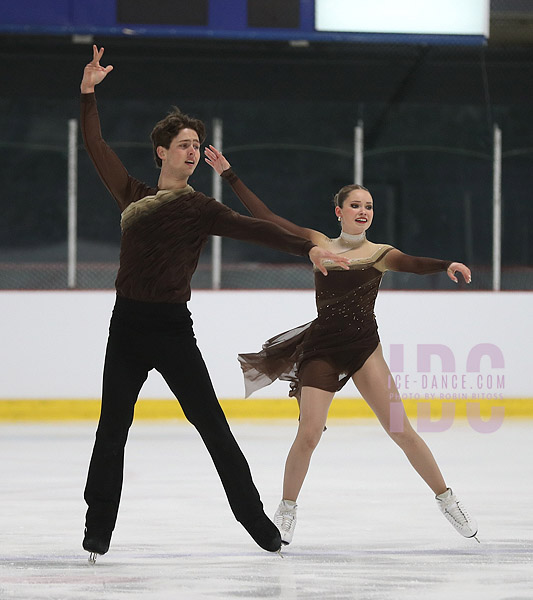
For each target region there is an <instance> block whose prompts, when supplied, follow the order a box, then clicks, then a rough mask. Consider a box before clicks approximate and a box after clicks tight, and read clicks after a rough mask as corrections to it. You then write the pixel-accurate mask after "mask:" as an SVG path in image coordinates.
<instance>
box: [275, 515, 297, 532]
mask: <svg viewBox="0 0 533 600" xmlns="http://www.w3.org/2000/svg"><path fill="white" fill-rule="evenodd" d="M294 518H295V514H294V512H293V511H285V510H284V511H280V512H279V513H278V514H277V515H276V525H277V526H278V527H279V529H283V531H287V532H288V531H290V530H291V528H292V526H293V523H294Z"/></svg>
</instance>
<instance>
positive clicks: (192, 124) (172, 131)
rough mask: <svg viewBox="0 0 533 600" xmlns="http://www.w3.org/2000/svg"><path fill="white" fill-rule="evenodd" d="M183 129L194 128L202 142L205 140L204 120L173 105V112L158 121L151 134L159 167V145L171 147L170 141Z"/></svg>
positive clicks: (156, 162)
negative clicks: (191, 115)
mask: <svg viewBox="0 0 533 600" xmlns="http://www.w3.org/2000/svg"><path fill="white" fill-rule="evenodd" d="M182 129H193V130H194V131H196V133H197V134H198V138H199V139H200V144H202V143H203V142H204V141H205V137H206V133H205V125H204V124H203V122H202V121H200V119H195V118H194V117H189V115H186V114H184V113H182V112H181V110H180V109H179V108H178V107H177V106H173V107H172V112H170V113H169V114H168V115H167V116H166V117H165V118H164V119H161V121H159V122H158V123H156V125H155V127H154V128H153V129H152V133H151V134H150V138H151V139H152V145H153V150H154V159H155V164H156V165H157V166H158V167H159V168H161V165H162V162H161V159H160V158H159V156H157V147H158V146H163V148H167V149H168V148H170V143H171V142H172V140H173V139H174V138H175V137H176V136H177V135H178V133H179V132H180V131H181V130H182Z"/></svg>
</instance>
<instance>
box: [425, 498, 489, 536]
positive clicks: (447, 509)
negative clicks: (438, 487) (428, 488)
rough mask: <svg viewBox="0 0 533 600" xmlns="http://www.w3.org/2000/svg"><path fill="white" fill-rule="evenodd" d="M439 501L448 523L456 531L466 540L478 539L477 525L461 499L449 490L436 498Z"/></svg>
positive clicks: (438, 504)
mask: <svg viewBox="0 0 533 600" xmlns="http://www.w3.org/2000/svg"><path fill="white" fill-rule="evenodd" d="M435 499H436V500H437V506H438V507H439V509H440V511H441V513H442V514H443V515H444V516H445V517H446V518H447V519H448V521H449V522H450V523H451V524H452V525H453V526H454V527H455V529H456V530H457V531H458V532H459V533H460V534H461V535H462V536H464V537H466V538H472V537H473V538H474V539H475V540H476V542H478V543H479V540H478V539H477V537H476V535H477V530H478V527H477V523H476V520H475V519H474V518H472V517H471V516H470V515H469V514H468V513H467V512H466V510H465V508H464V506H463V505H462V504H461V502H460V500H459V498H457V496H456V495H455V494H454V493H453V492H452V490H451V488H448V489H447V490H446V491H445V492H444V493H443V494H439V495H438V496H435Z"/></svg>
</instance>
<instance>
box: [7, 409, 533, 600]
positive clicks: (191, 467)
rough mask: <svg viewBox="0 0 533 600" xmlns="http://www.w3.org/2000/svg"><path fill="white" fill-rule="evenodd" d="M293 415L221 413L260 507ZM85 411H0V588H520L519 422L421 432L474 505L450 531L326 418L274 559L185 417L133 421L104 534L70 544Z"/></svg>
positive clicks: (448, 593)
mask: <svg viewBox="0 0 533 600" xmlns="http://www.w3.org/2000/svg"><path fill="white" fill-rule="evenodd" d="M295 428H296V423H292V422H286V421H284V422H258V423H239V422H234V423H232V429H233V431H234V433H235V436H236V437H237V439H238V440H239V442H240V444H241V447H242V449H243V451H244V453H245V454H246V456H247V458H248V460H249V462H250V466H251V468H252V472H253V474H254V479H255V482H256V484H257V486H258V488H259V490H260V492H261V495H262V498H263V502H264V504H265V509H266V511H267V513H268V514H270V515H272V513H273V512H274V510H275V508H276V506H277V504H278V502H279V497H280V493H281V479H282V471H283V465H284V461H285V455H286V452H287V450H288V448H289V446H290V443H291V442H292V439H293V436H294V432H295ZM94 430H95V424H86V423H82V424H50V425H44V424H39V425H33V424H21V425H18V424H17V425H7V424H3V425H1V426H0V459H1V462H0V481H1V489H0V540H1V545H0V599H1V600H9V599H12V598H17V599H24V600H106V599H109V600H119V599H121V600H132V599H133V600H135V599H137V598H143V599H146V600H167V599H168V600H181V599H183V600H196V599H200V598H201V599H212V600H217V599H225V600H231V599H239V600H244V599H249V598H281V599H291V600H292V599H298V600H300V599H305V600H314V599H315V598H316V599H317V600H318V599H321V600H322V599H325V600H329V599H347V600H348V599H350V600H352V599H354V600H355V599H357V600H365V599H368V600H370V599H376V600H388V599H391V600H392V599H394V600H398V599H404V598H406V599H407V598H409V599H418V598H420V599H424V600H441V599H442V600H445V599H446V600H450V599H453V600H457V599H459V600H462V599H468V600H478V599H479V600H481V599H483V600H493V599H498V600H504V599H505V600H511V599H512V600H524V599H526V598H527V599H531V598H533V589H532V588H533V518H532V511H531V497H532V495H533V477H532V475H533V472H532V471H533V469H532V466H531V446H532V442H531V438H532V430H533V423H532V422H531V421H529V422H528V421H514V422H513V421H512V420H507V421H506V422H504V424H503V425H502V427H501V428H500V429H499V430H498V431H496V432H494V433H491V434H480V433H477V432H475V431H473V430H472V429H471V428H470V427H469V426H468V424H467V423H456V424H454V426H453V427H452V428H451V429H450V430H448V431H445V432H441V433H430V434H427V433H426V434H423V435H424V438H425V439H426V441H427V442H428V444H429V445H430V447H431V449H432V450H433V452H434V454H435V456H436V458H437V461H438V462H439V465H440V466H441V469H442V470H443V473H444V475H445V478H446V480H447V483H448V484H449V485H450V486H452V487H453V488H454V491H455V492H456V493H457V495H458V496H459V497H460V498H461V500H462V501H463V503H464V504H465V506H466V507H467V509H468V510H469V511H470V512H471V513H472V514H473V515H474V516H475V517H476V518H477V520H478V522H479V526H480V531H479V539H480V541H481V544H477V543H476V542H475V541H473V540H467V539H464V538H462V537H461V536H460V535H459V534H457V532H455V530H454V529H453V528H452V527H451V526H450V525H449V523H448V522H447V521H446V520H445V519H444V517H443V516H442V515H441V514H440V512H439V511H438V509H437V507H436V506H435V501H434V499H433V495H432V493H431V492H430V491H429V490H428V489H427V488H426V486H425V484H424V483H423V482H422V481H421V480H420V479H419V478H418V476H417V475H416V473H415V472H414V471H413V470H412V468H411V467H410V465H409V463H408V462H407V460H406V459H405V457H404V456H403V454H402V452H401V451H400V450H399V449H398V448H397V447H396V446H395V445H394V443H393V442H391V441H390V440H389V438H388V437H387V436H386V435H385V434H384V433H383V431H382V430H381V429H380V427H379V426H378V425H377V424H376V423H375V422H365V421H337V422H335V421H333V422H330V423H329V424H328V430H327V432H326V433H325V434H324V437H323V439H322V441H321V443H320V445H319V448H318V449H317V451H316V452H315V456H314V457H313V461H312V464H311V469H310V472H309V476H308V479H307V481H306V483H305V485H304V488H303V491H302V494H301V496H300V498H299V503H298V504H299V512H298V526H297V529H296V533H295V536H294V541H293V543H292V544H291V545H290V546H289V547H287V548H286V549H285V550H284V555H285V558H284V559H282V558H280V557H279V556H278V555H275V554H274V555H273V554H269V553H267V552H264V551H263V550H261V549H260V548H258V547H257V546H256V545H255V544H254V542H253V541H252V540H251V538H249V536H248V534H247V533H246V532H245V531H244V529H243V528H242V527H241V526H240V525H239V524H238V523H237V522H236V521H235V520H234V518H233V515H232V514H231V512H230V509H229V507H228V504H227V502H226V499H225V496H224V494H223V491H222V487H221V485H220V482H219V480H218V477H217V475H216V472H215V470H214V467H213V466H212V464H211V462H210V458H209V456H208V455H207V452H206V450H205V448H204V446H203V444H202V443H201V441H200V439H199V437H198V435H197V434H196V432H195V430H194V429H193V428H192V426H190V425H188V424H186V423H182V422H179V421H176V422H172V423H170V422H167V423H164V424H149V423H146V422H136V423H134V426H133V428H132V430H131V434H130V439H129V441H128V446H127V455H126V467H125V485H124V492H123V496H122V504H121V510H120V513H119V519H118V523H117V528H116V530H115V533H114V536H113V539H112V542H111V548H110V551H109V553H108V554H106V555H105V556H102V557H99V558H98V561H97V563H96V565H89V564H88V562H87V558H88V554H87V553H86V552H84V551H83V550H82V548H81V539H82V531H83V518H84V513H85V505H84V502H83V497H82V494H83V486H84V483H85V476H86V472H87V466H88V462H89V457H90V452H91V449H92V442H93V438H94Z"/></svg>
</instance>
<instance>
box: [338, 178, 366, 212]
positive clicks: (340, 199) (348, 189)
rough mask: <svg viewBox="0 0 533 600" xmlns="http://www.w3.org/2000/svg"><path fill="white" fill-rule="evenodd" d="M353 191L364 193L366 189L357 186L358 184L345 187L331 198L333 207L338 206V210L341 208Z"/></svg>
mask: <svg viewBox="0 0 533 600" xmlns="http://www.w3.org/2000/svg"><path fill="white" fill-rule="evenodd" d="M354 190H364V191H365V192H368V190H367V188H366V187H364V186H362V185H359V184H358V183H352V184H351V185H345V186H344V187H342V188H341V189H340V190H339V191H338V192H337V193H336V194H335V196H334V198H333V204H335V206H339V207H340V208H342V206H343V204H344V201H345V200H346V198H347V197H348V196H349V195H350V193H351V192H353V191H354Z"/></svg>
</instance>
